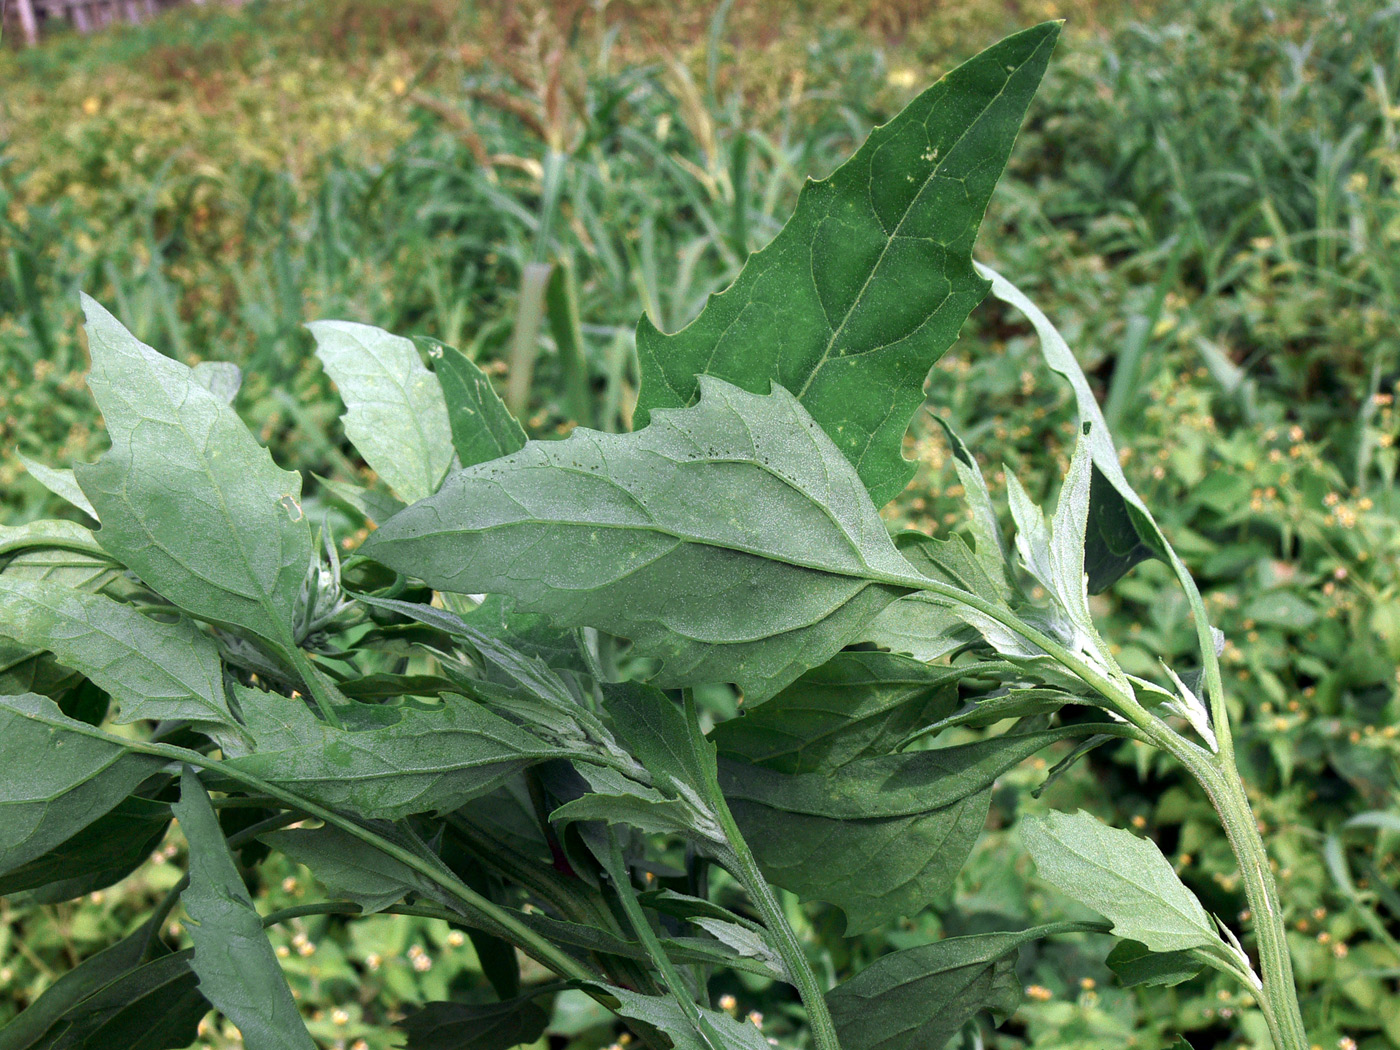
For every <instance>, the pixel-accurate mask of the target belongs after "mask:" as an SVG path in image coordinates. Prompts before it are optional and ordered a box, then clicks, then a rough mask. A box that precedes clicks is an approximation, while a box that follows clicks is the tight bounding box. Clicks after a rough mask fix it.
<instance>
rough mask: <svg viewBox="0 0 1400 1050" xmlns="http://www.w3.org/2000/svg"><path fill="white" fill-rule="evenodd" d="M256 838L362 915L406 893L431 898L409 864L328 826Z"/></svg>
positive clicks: (272, 833)
mask: <svg viewBox="0 0 1400 1050" xmlns="http://www.w3.org/2000/svg"><path fill="white" fill-rule="evenodd" d="M259 838H261V839H262V841H263V842H266V843H267V844H268V845H269V846H271V847H272V848H273V849H275V850H277V851H278V852H279V853H282V854H285V855H286V856H288V857H290V858H291V859H292V860H294V861H296V862H297V863H298V864H304V865H306V867H308V868H309V869H311V874H312V875H314V876H316V879H317V880H318V881H319V882H320V883H321V885H323V886H325V887H326V889H327V891H328V892H329V894H330V896H331V897H333V898H344V899H345V900H348V901H353V902H354V903H356V904H358V905H359V906H360V910H361V911H363V912H364V913H365V914H366V915H368V914H372V913H373V912H377V911H383V910H384V909H385V908H387V907H389V905H391V904H396V903H397V902H399V901H401V900H403V898H404V895H405V894H406V893H408V892H410V891H416V892H418V893H421V894H423V895H424V896H429V897H432V896H435V893H433V892H430V891H429V889H428V887H427V886H426V885H424V880H423V879H422V878H421V877H420V876H419V875H418V874H417V872H415V871H414V870H413V869H412V868H410V867H409V866H408V865H407V864H404V863H403V862H402V861H398V860H395V859H394V858H393V857H391V856H389V855H388V854H386V853H384V852H382V851H380V850H377V849H374V848H373V847H371V846H368V845H366V844H365V843H364V842H362V841H360V840H359V839H358V838H356V837H355V836H353V835H351V834H350V833H349V832H348V831H343V830H341V829H340V828H337V827H334V826H332V825H330V824H327V825H324V826H322V827H319V828H294V829H291V830H283V831H270V832H268V833H266V834H264V835H260V836H259Z"/></svg>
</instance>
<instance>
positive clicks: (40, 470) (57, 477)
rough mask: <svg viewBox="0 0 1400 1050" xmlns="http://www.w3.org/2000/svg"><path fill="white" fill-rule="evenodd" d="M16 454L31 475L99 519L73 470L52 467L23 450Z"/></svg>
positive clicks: (61, 496)
mask: <svg viewBox="0 0 1400 1050" xmlns="http://www.w3.org/2000/svg"><path fill="white" fill-rule="evenodd" d="M16 455H17V456H18V457H19V461H20V462H21V463H23V464H24V469H25V470H27V471H29V475H30V477H32V478H33V479H34V480H35V481H37V482H38V483H39V484H40V485H43V486H44V488H46V489H48V490H49V491H50V492H52V493H53V494H54V495H55V496H58V497H59V498H61V499H66V500H67V501H68V502H69V503H71V504H73V506H75V507H77V508H78V509H79V510H80V511H82V512H83V513H84V514H86V515H87V516H88V517H90V518H92V519H93V520H94V521H96V520H97V511H95V510H93V509H92V504H91V503H89V502H88V498H87V497H86V496H84V495H83V490H82V489H80V488H79V487H78V479H77V478H75V477H74V476H73V472H72V471H71V470H63V469H60V468H58V467H50V466H48V465H47V464H44V463H40V462H39V461H38V460H37V459H30V458H29V457H28V456H26V455H25V454H24V453H23V452H18V453H16Z"/></svg>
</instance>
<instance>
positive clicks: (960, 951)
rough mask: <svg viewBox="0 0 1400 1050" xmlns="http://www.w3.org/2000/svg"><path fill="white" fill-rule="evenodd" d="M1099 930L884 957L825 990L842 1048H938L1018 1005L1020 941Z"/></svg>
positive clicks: (995, 938) (1036, 933)
mask: <svg viewBox="0 0 1400 1050" xmlns="http://www.w3.org/2000/svg"><path fill="white" fill-rule="evenodd" d="M1095 928H1096V927H1095V926H1093V925H1090V924H1085V923H1057V924H1054V925H1050V926H1039V927H1036V928H1034V929H1030V930H1023V931H1020V932H1018V933H984V934H978V935H976V936H972V937H949V938H946V939H944V940H941V941H934V942H933V943H931V944H924V945H920V946H919V947H917V948H906V949H905V950H903V951H897V952H891V953H890V954H889V955H884V956H881V957H880V958H879V959H876V960H875V961H874V962H873V963H871V964H870V965H869V966H867V967H866V968H865V969H864V970H862V971H861V972H860V973H858V974H856V976H854V977H852V978H851V979H850V980H849V981H846V982H844V983H843V984H840V985H837V986H836V987H835V988H833V989H832V990H831V991H829V992H827V994H826V1001H827V1005H828V1006H829V1007H830V1008H831V1018H832V1020H833V1021H834V1022H835V1024H836V1032H837V1035H838V1036H839V1037H840V1040H841V1047H842V1050H939V1048H940V1047H942V1046H944V1045H945V1044H946V1043H947V1042H948V1040H949V1039H951V1038H952V1037H953V1036H955V1035H956V1034H957V1033H958V1030H959V1029H961V1028H962V1026H963V1025H964V1024H966V1023H967V1022H968V1021H969V1020H971V1019H972V1018H973V1016H975V1015H976V1014H977V1013H978V1012H980V1011H983V1010H987V1011H990V1012H991V1013H992V1014H993V1015H994V1016H996V1017H998V1018H1005V1017H1007V1016H1008V1015H1010V1014H1011V1012H1012V1011H1014V1010H1015V1009H1016V1007H1017V1006H1019V1005H1020V1003H1021V982H1020V981H1019V980H1018V979H1017V976H1016V955H1017V952H1018V951H1019V949H1020V948H1021V946H1022V945H1023V944H1026V943H1028V942H1029V941H1033V940H1037V939H1039V938H1041V937H1045V936H1047V935H1049V934H1051V933H1059V932H1070V931H1075V930H1084V929H1095Z"/></svg>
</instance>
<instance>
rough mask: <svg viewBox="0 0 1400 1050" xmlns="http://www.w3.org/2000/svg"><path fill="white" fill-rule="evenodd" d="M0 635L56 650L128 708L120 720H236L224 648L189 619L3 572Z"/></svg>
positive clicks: (122, 708) (230, 722) (58, 656)
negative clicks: (158, 616)
mask: <svg viewBox="0 0 1400 1050" xmlns="http://www.w3.org/2000/svg"><path fill="white" fill-rule="evenodd" d="M0 634H4V635H5V636H7V637H9V638H13V639H15V640H16V641H17V642H20V643H22V644H24V645H26V646H32V647H33V648H35V649H46V650H48V651H49V652H51V653H53V654H54V657H55V658H56V659H57V660H58V662H59V663H61V664H63V665H64V666H65V667H70V668H72V669H73V670H75V671H78V672H81V673H82V674H83V675H84V676H85V677H86V678H88V679H89V680H91V681H92V682H93V683H94V684H96V685H98V686H100V687H101V688H103V689H105V690H106V691H107V692H108V693H110V694H111V695H112V697H113V698H114V699H115V700H116V701H117V703H118V704H119V705H120V715H119V716H118V718H117V721H119V722H134V721H136V720H137V719H139V718H156V719H160V718H187V719H191V720H194V721H199V722H214V723H217V724H219V725H224V726H234V725H235V722H234V719H233V715H232V714H231V713H230V711H229V709H228V699H227V697H226V696H225V694H224V680H223V669H222V666H221V665H220V663H219V651H218V647H217V646H215V644H214V641H213V639H211V638H210V637H209V636H208V635H206V634H204V633H203V632H201V631H200V630H198V629H197V628H196V627H195V626H194V625H193V624H192V623H190V621H189V620H187V619H179V620H173V621H161V620H153V619H151V618H150V617H149V616H146V615H144V614H143V613H141V612H139V611H137V610H136V609H135V608H133V607H132V606H130V605H125V604H123V603H121V602H118V601H113V600H112V599H111V598H108V597H106V596H105V595H101V594H87V593H85V592H83V591H78V590H74V589H72V588H71V587H65V586H62V585H61V584H53V583H47V582H44V581H40V580H10V579H8V578H6V577H3V576H0Z"/></svg>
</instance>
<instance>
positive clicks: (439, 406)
mask: <svg viewBox="0 0 1400 1050" xmlns="http://www.w3.org/2000/svg"><path fill="white" fill-rule="evenodd" d="M307 328H309V329H310V330H311V334H312V336H314V337H315V339H316V356H317V357H319V358H320V359H321V364H322V365H324V366H325V369H326V374H327V375H329V376H330V377H331V379H333V380H334V381H335V385H336V389H337V390H339V391H340V398H341V400H342V401H344V402H345V408H346V412H345V415H344V416H342V417H341V421H342V422H343V424H344V426H345V435H346V437H348V438H349V439H350V440H351V441H352V442H353V443H354V445H355V448H357V449H358V450H359V452H360V455H362V456H364V458H365V462H366V463H368V464H369V466H370V469H372V470H373V471H374V472H375V473H376V474H378V475H379V476H380V477H381V478H382V479H383V480H384V483H385V484H386V485H388V486H389V487H390V488H391V489H393V490H394V493H395V494H396V495H397V496H398V497H399V498H400V499H403V500H405V501H407V502H409V503H412V502H414V501H415V500H420V499H422V498H423V497H424V496H427V495H430V494H431V493H433V492H435V491H436V490H437V487H438V485H439V484H440V483H441V482H442V478H443V475H444V474H446V473H447V468H448V467H450V466H451V465H452V431H451V428H450V427H449V426H448V421H447V405H446V403H445V402H444V400H443V396H442V388H441V387H440V386H439V385H438V381H437V378H436V377H435V376H434V375H433V374H432V373H431V372H429V371H428V370H427V368H425V367H424V366H423V359H422V358H420V357H419V356H418V348H417V347H415V346H414V345H413V343H412V341H411V340H408V339H404V338H403V337H402V336H397V335H391V334H390V333H388V332H386V331H384V330H383V329H382V328H375V327H374V326H372V325H367V324H355V323H354V322H351V321H315V322H312V323H311V324H309V325H307Z"/></svg>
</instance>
